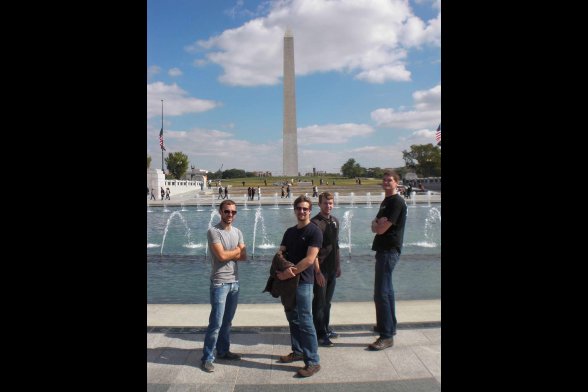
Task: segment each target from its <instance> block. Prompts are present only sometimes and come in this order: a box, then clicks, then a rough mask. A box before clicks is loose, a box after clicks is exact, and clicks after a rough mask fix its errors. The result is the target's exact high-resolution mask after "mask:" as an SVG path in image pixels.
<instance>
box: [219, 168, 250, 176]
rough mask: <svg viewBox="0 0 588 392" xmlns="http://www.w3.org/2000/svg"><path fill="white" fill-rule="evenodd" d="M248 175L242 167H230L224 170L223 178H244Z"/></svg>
mask: <svg viewBox="0 0 588 392" xmlns="http://www.w3.org/2000/svg"><path fill="white" fill-rule="evenodd" d="M243 177H246V175H245V170H242V169H228V170H225V171H224V172H223V177H222V178H243Z"/></svg>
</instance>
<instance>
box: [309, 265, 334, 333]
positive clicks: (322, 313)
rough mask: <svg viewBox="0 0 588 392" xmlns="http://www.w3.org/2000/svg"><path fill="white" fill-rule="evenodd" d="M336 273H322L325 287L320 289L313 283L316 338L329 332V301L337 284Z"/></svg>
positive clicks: (313, 313)
mask: <svg viewBox="0 0 588 392" xmlns="http://www.w3.org/2000/svg"><path fill="white" fill-rule="evenodd" d="M336 275H337V273H336V272H335V271H333V272H327V273H324V272H323V276H324V277H325V281H326V282H325V286H324V287H321V286H319V285H318V283H316V280H315V283H314V289H313V292H314V298H313V300H312V316H313V320H314V329H315V330H316V336H317V337H318V338H319V339H322V338H323V337H325V336H326V335H327V333H328V332H329V321H330V318H331V299H333V293H334V292H335V285H336V283H337V278H336Z"/></svg>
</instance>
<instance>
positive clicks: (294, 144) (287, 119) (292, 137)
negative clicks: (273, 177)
mask: <svg viewBox="0 0 588 392" xmlns="http://www.w3.org/2000/svg"><path fill="white" fill-rule="evenodd" d="M283 134H284V144H283V156H284V158H283V160H284V161H283V169H284V174H283V175H284V176H298V135H297V132H296V88H295V86H294V37H293V36H292V32H291V31H290V29H287V30H286V34H284V130H283Z"/></svg>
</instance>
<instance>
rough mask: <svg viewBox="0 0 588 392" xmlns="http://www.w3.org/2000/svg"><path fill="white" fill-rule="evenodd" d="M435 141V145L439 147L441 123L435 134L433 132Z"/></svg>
mask: <svg viewBox="0 0 588 392" xmlns="http://www.w3.org/2000/svg"><path fill="white" fill-rule="evenodd" d="M435 140H437V145H438V146H440V145H441V123H439V126H438V127H437V132H435Z"/></svg>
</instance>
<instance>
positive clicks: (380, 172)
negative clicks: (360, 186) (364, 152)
mask: <svg viewBox="0 0 588 392" xmlns="http://www.w3.org/2000/svg"><path fill="white" fill-rule="evenodd" d="M365 176H366V177H371V178H382V177H383V176H384V169H382V168H380V167H370V168H368V169H365Z"/></svg>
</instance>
